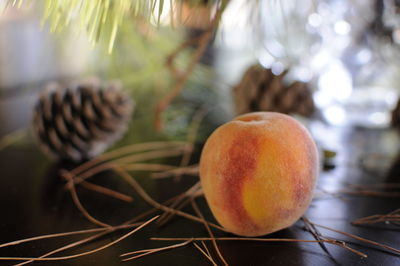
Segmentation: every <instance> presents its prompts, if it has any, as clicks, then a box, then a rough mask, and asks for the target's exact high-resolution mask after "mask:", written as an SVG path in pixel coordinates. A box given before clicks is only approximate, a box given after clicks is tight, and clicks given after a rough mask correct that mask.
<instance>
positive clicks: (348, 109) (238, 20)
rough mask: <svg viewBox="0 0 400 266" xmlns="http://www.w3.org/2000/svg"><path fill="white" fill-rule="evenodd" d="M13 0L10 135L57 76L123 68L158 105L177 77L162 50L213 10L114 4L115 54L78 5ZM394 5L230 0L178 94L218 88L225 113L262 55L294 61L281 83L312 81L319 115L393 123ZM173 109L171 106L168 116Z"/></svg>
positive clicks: (6, 76)
mask: <svg viewBox="0 0 400 266" xmlns="http://www.w3.org/2000/svg"><path fill="white" fill-rule="evenodd" d="M11 2H14V1H5V0H3V1H2V4H1V5H2V7H3V8H2V9H3V11H2V15H1V17H0V26H1V28H2V30H1V32H0V96H1V98H0V100H1V108H2V109H1V112H0V115H1V116H2V119H1V121H2V127H1V129H0V130H1V131H0V133H1V134H3V135H4V134H6V133H10V132H11V131H13V130H15V129H18V128H21V127H23V126H26V125H27V123H28V122H29V120H30V113H31V112H30V110H31V109H32V103H33V102H34V97H35V94H37V93H38V91H39V90H40V89H42V88H43V87H44V86H45V84H46V83H47V82H49V81H54V80H55V81H60V80H73V79H81V78H83V77H88V76H97V77H100V78H101V79H105V80H109V79H118V80H121V81H122V82H123V85H124V88H125V89H127V90H128V91H129V92H130V93H131V95H132V97H133V98H135V99H136V102H137V103H138V105H139V108H138V109H137V110H139V112H140V110H143V109H141V108H140V107H141V105H143V106H147V107H149V106H151V107H149V108H150V109H151V108H153V107H154V105H152V104H151V103H150V104H149V101H150V100H149V98H152V101H153V103H154V102H156V101H157V100H159V99H160V98H161V97H162V96H163V95H165V93H166V92H167V91H168V89H169V88H170V87H171V86H172V85H173V78H172V77H171V75H170V73H169V72H168V70H167V68H166V66H165V63H164V62H165V58H166V56H167V55H168V54H169V53H170V52H171V51H172V50H173V49H174V48H175V47H177V46H178V45H179V44H180V43H181V42H182V41H183V40H184V39H187V38H190V36H193V35H195V34H196V33H197V34H198V33H199V32H201V31H202V30H203V31H204V30H205V28H206V27H207V23H209V21H210V16H212V13H213V12H215V10H214V11H213V8H214V9H215V6H213V5H210V4H209V3H208V4H207V2H208V1H205V3H206V4H196V5H197V6H196V7H195V8H196V10H194V8H193V7H192V6H191V4H186V5H188V6H189V7H186V6H184V7H183V8H182V7H181V6H180V7H179V10H180V12H181V14H180V19H177V18H176V17H177V15H176V14H173V13H172V12H171V10H172V11H173V8H172V7H171V5H174V4H176V3H174V1H171V2H170V1H165V3H163V7H162V9H160V10H162V13H161V15H160V16H158V14H156V15H154V16H155V18H156V19H158V20H159V21H152V20H151V19H149V20H147V19H143V21H140V19H138V18H137V17H134V16H133V17H129V15H124V14H123V13H122V12H121V13H122V14H118V15H115V16H122V17H121V23H119V26H118V34H117V35H116V37H115V40H113V44H112V46H113V47H112V53H110V43H109V36H107V34H103V36H100V38H99V40H97V41H93V40H92V39H91V38H92V37H91V34H92V33H90V32H88V31H87V30H86V29H85V26H84V25H86V24H84V23H82V21H81V20H82V18H81V17H80V16H81V15H77V14H75V16H76V17H77V18H74V17H73V16H71V17H72V18H70V20H71V21H69V22H68V23H65V25H64V24H62V23H63V22H62V21H61V20H60V21H59V22H57V17H54V14H52V13H51V4H52V2H57V1H44V2H43V3H42V2H41V1H39V2H38V3H33V2H34V1H16V2H19V3H20V4H19V6H17V5H14V6H13V5H12V4H10V3H11ZM155 2H157V1H155ZM162 2H164V1H162ZM211 2H212V1H211ZM53 4H54V3H53ZM156 4H158V3H156ZM49 5H50V8H49ZM398 5H399V3H398V1H395V0H385V1H384V0H376V1H375V0H370V1H357V0H347V1H345V0H327V1H313V0H301V1H300V0H299V1H287V2H285V1H284V2H280V1H254V3H247V1H241V0H232V1H229V4H228V5H227V7H226V8H225V9H224V12H223V15H222V18H221V21H220V23H219V27H218V31H217V32H216V33H215V36H214V37H213V42H212V45H210V47H209V48H208V50H207V53H206V56H208V59H204V58H203V60H202V63H204V64H199V66H198V67H197V68H196V69H195V71H194V74H193V75H191V77H190V79H189V82H188V83H187V84H186V87H187V88H185V90H184V94H185V95H181V97H187V98H189V99H191V101H187V102H186V104H187V105H190V103H192V104H194V105H196V104H199V103H200V102H201V101H202V100H205V99H206V101H211V99H215V97H214V96H215V95H217V96H216V97H218V100H216V101H217V102H218V105H219V106H220V107H221V108H222V110H223V112H225V115H227V116H228V117H229V116H232V115H233V114H234V110H235V106H234V105H235V103H234V102H235V101H234V100H233V98H234V94H233V93H232V88H233V87H234V86H236V85H237V84H238V83H239V82H240V80H241V78H242V77H243V76H244V73H245V70H246V69H247V68H248V67H249V66H251V65H254V64H260V65H261V66H262V67H264V68H267V69H271V70H272V72H273V73H274V74H276V75H279V74H280V73H282V72H283V71H284V70H287V71H288V72H287V74H286V75H285V78H284V79H283V81H282V82H284V83H285V84H290V83H291V82H293V81H300V82H305V83H307V84H308V87H309V88H310V90H311V92H312V94H313V95H312V97H313V101H314V102H315V106H316V108H317V109H318V112H320V117H319V118H322V119H323V120H324V121H325V122H327V123H328V124H331V125H334V126H346V125H348V124H352V125H356V126H360V127H372V128H382V127H388V126H389V125H390V123H391V111H392V110H394V108H395V106H396V103H397V99H398V91H399V88H398V86H400V85H399V82H398V79H399V78H398V67H399V66H398V62H399V60H398V57H399V42H400V37H399V36H400V29H399V23H400V22H399V21H400V20H399V14H398V13H399V6H398ZM64 8H66V9H67V8H68V7H67V6H66V7H64ZM185 8H186V9H185ZM49 9H50V11H49ZM158 9H159V7H157V10H158ZM175 9H176V7H175ZM182 10H183V11H182ZM78 11H79V10H78ZM78 11H76V10H75V11H74V12H78ZM46 12H47V14H46ZM185 12H186V13H185ZM190 12H192V14H190ZM201 12H203V13H201ZM182 13H184V15H183V16H187V17H189V18H190V19H187V17H186V18H182ZM193 14H195V15H193ZM204 14H205V15H204ZM207 14H208V16H207ZM46 16H47V17H46ZM82 16H83V15H82ZM87 16H89V15H87ZM171 17H172V18H171ZM197 17H199V18H197ZM156 19H154V20H156ZM196 19H197V20H196ZM74 20H76V21H74ZM57 23H58V24H57ZM171 24H173V25H172V26H171ZM86 26H87V25H86ZM103 31H105V30H104V29H103ZM190 52H191V51H190V49H188V51H184V52H183V53H181V56H180V58H179V60H178V61H179V62H180V63H181V64H185V62H187V61H188V57H190ZM210 70H212V71H210ZM155 77H156V78H155ZM150 95H151V96H150ZM211 95H214V96H211ZM149 96H150V97H149ZM210 96H211V97H210ZM21 101H23V102H24V104H21V103H22V102H21ZM193 101H196V102H197V103H193ZM144 102H146V103H145V104H143V103H144ZM25 103H26V104H25ZM177 106H179V101H178V104H177ZM189 107H190V106H189ZM189 107H186V109H187V108H189ZM182 108H184V107H182ZM182 108H181V109H182ZM150 109H149V110H150ZM181 111H182V112H183V110H181ZM176 112H178V113H179V112H180V111H177V110H175V113H176ZM171 116H172V117H171ZM173 116H174V112H171V113H170V114H169V115H167V114H166V119H173ZM175 118H176V119H178V117H175ZM178 120H179V119H178ZM181 120H184V119H183V118H182V119H181ZM181 120H179V121H181ZM183 122H184V121H183ZM181 123H182V121H181ZM174 124H175V127H177V128H178V127H179V125H177V124H179V122H177V123H174ZM183 127H184V126H183Z"/></svg>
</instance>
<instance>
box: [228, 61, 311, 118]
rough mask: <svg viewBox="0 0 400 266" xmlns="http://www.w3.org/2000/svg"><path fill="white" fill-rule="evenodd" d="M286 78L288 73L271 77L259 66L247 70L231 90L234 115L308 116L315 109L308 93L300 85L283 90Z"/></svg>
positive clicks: (306, 88) (297, 83) (305, 88)
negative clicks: (278, 113)
mask: <svg viewBox="0 0 400 266" xmlns="http://www.w3.org/2000/svg"><path fill="white" fill-rule="evenodd" d="M286 74H287V71H284V72H282V73H281V74H280V75H274V74H273V73H272V71H271V70H270V69H265V68H263V67H262V66H260V65H253V66H251V67H250V68H249V69H247V71H246V72H245V74H244V75H243V78H242V80H241V81H240V82H239V84H238V85H237V86H236V87H234V89H233V92H234V98H235V109H236V113H237V114H243V113H248V112H256V111H273V112H280V113H285V114H291V113H293V114H299V115H303V116H306V117H309V116H311V115H312V114H313V113H314V111H315V106H314V100H313V98H312V93H311V91H310V89H309V88H308V87H307V84H306V83H302V82H299V81H296V82H293V83H292V84H290V85H289V86H286V85H285V84H284V82H283V78H284V77H285V75H286Z"/></svg>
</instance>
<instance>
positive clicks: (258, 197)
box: [200, 112, 319, 236]
mask: <svg viewBox="0 0 400 266" xmlns="http://www.w3.org/2000/svg"><path fill="white" fill-rule="evenodd" d="M318 166H319V162H318V153H317V148H316V145H315V143H314V141H313V139H312V137H311V136H310V134H309V133H308V131H307V130H306V129H305V128H304V127H303V126H302V125H301V124H300V123H298V122H297V121H296V120H294V119H293V118H291V117H290V116H287V115H284V114H279V113H272V112H256V113H248V114H245V115H242V116H239V117H237V118H235V119H234V120H232V121H230V122H228V123H226V124H224V125H222V126H220V127H219V128H218V129H216V130H215V131H214V132H213V134H212V135H211V136H210V137H209V138H208V140H207V142H206V144H205V146H204V148H203V151H202V154H201V158H200V179H201V184H202V187H203V190H204V194H205V197H206V199H207V202H208V205H209V206H210V208H211V211H212V213H213V214H214V216H215V218H216V219H217V221H218V222H219V223H220V224H221V225H222V226H223V227H224V228H225V229H227V230H228V231H230V232H232V233H234V234H237V235H241V236H261V235H265V234H269V233H272V232H275V231H277V230H280V229H283V228H286V227H289V226H290V225H292V224H293V223H294V222H296V221H297V220H298V219H299V218H300V217H301V216H302V215H303V214H304V212H305V211H306V210H307V208H308V206H309V204H310V202H311V199H312V195H313V190H314V186H315V183H316V178H317V174H318Z"/></svg>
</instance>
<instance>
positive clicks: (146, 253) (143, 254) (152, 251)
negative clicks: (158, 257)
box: [120, 239, 192, 261]
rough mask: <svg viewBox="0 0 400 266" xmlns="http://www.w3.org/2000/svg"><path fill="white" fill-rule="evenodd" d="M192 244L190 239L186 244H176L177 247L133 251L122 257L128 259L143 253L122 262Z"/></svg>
mask: <svg viewBox="0 0 400 266" xmlns="http://www.w3.org/2000/svg"><path fill="white" fill-rule="evenodd" d="M191 242H192V240H191V239H189V240H186V241H185V242H182V243H179V244H175V245H171V246H166V247H161V248H152V249H143V250H137V251H132V252H128V253H124V254H121V255H120V257H126V256H130V255H135V254H139V253H142V254H140V255H136V256H133V257H130V258H126V259H123V260H122V261H129V260H134V259H138V258H140V257H144V256H146V255H150V254H153V253H157V252H161V251H165V250H170V249H175V248H179V247H183V246H186V245H187V244H189V243H191Z"/></svg>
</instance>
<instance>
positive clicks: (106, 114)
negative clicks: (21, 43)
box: [32, 81, 133, 161]
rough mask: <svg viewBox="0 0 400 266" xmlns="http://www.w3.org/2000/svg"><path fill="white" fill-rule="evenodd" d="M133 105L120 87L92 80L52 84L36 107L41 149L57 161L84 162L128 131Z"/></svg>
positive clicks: (36, 130) (36, 133)
mask: <svg viewBox="0 0 400 266" xmlns="http://www.w3.org/2000/svg"><path fill="white" fill-rule="evenodd" d="M132 110H133V102H132V101H131V100H130V98H129V97H128V96H127V95H126V94H125V93H124V92H123V91H122V90H121V89H120V88H118V86H116V85H115V84H114V85H110V86H107V87H105V88H101V87H100V86H99V82H97V81H91V82H86V83H83V84H79V85H70V86H68V87H62V86H61V85H60V84H57V83H53V84H50V85H49V86H48V87H47V88H46V89H45V90H44V91H43V92H42V93H41V95H40V97H39V99H38V102H37V104H36V106H35V110H34V115H33V123H32V129H33V134H34V136H35V137H36V139H37V141H38V143H39V147H40V148H41V149H42V150H43V151H44V152H46V153H47V154H50V155H51V156H52V157H55V158H56V159H66V160H70V161H82V160H85V159H90V158H92V157H94V156H97V155H99V154H100V153H102V152H103V151H104V150H105V149H106V148H108V147H109V146H110V145H111V144H112V143H113V142H114V141H115V140H117V139H119V138H120V137H121V136H122V134H123V133H124V132H125V131H126V129H127V126H128V122H129V119H130V116H131V113H132Z"/></svg>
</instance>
